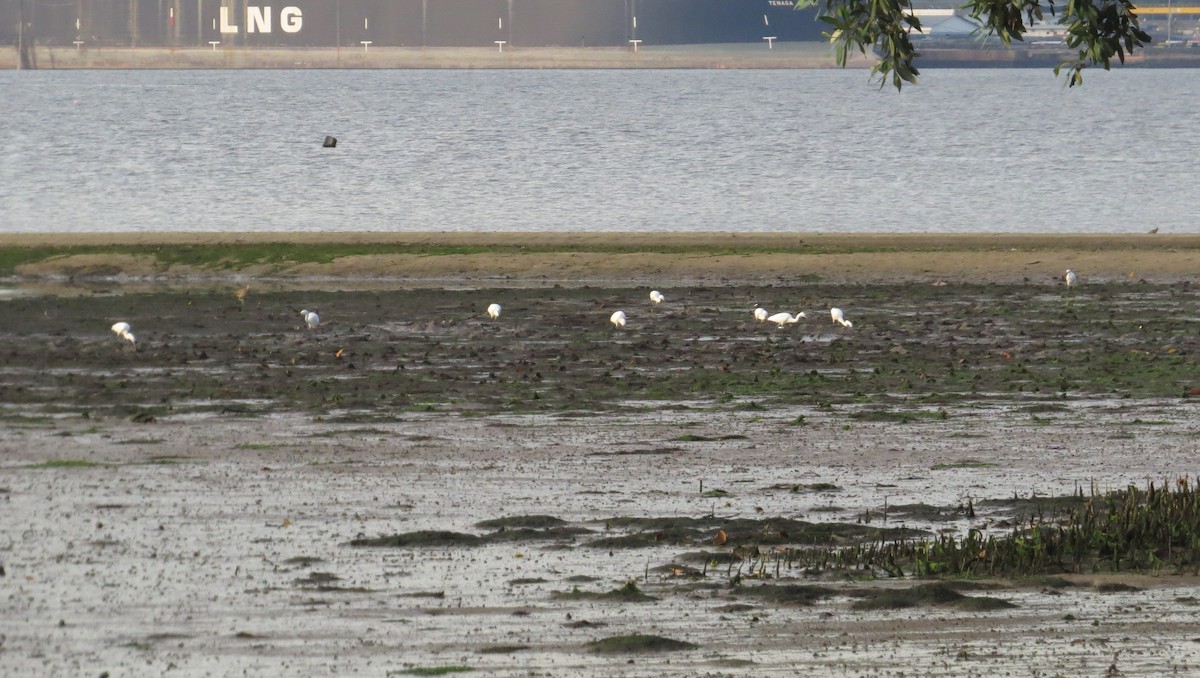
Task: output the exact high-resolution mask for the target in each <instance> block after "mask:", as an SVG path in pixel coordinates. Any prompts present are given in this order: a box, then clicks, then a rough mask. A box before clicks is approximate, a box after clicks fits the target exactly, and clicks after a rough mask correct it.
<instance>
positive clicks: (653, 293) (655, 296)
mask: <svg viewBox="0 0 1200 678" xmlns="http://www.w3.org/2000/svg"><path fill="white" fill-rule="evenodd" d="M666 300H667V298H666V297H664V296H663V293H662V292H659V291H658V290H650V301H651V302H653V303H654V305H655V306H657V305H659V304H661V303H663V302H664V301H666Z"/></svg>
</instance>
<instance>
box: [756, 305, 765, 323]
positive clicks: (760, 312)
mask: <svg viewBox="0 0 1200 678" xmlns="http://www.w3.org/2000/svg"><path fill="white" fill-rule="evenodd" d="M754 319H755V320H757V321H758V322H760V323H765V322H767V309H765V308H763V307H762V306H755V307H754Z"/></svg>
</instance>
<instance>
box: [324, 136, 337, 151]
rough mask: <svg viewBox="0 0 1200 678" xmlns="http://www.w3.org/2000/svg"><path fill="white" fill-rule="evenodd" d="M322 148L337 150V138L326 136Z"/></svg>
mask: <svg viewBox="0 0 1200 678" xmlns="http://www.w3.org/2000/svg"><path fill="white" fill-rule="evenodd" d="M324 148H337V137H331V136H326V137H325V145H324Z"/></svg>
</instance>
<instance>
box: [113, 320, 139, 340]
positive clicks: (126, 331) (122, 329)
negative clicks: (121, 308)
mask: <svg viewBox="0 0 1200 678" xmlns="http://www.w3.org/2000/svg"><path fill="white" fill-rule="evenodd" d="M132 330H133V328H132V327H130V325H129V323H126V322H120V323H114V324H113V326H112V331H113V332H115V333H116V335H117V336H118V337H120V338H122V339H124V340H125V341H128V342H129V343H131V344H134V345H137V337H135V336H133V332H132Z"/></svg>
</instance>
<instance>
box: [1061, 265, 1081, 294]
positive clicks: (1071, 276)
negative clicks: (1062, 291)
mask: <svg viewBox="0 0 1200 678" xmlns="http://www.w3.org/2000/svg"><path fill="white" fill-rule="evenodd" d="M1063 281H1064V282H1066V283H1067V289H1068V290H1070V289H1071V288H1072V287H1074V286H1075V284H1076V283H1078V282H1079V276H1077V275H1075V271H1072V270H1071V269H1069V268H1068V269H1067V274H1066V275H1064V276H1063Z"/></svg>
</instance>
